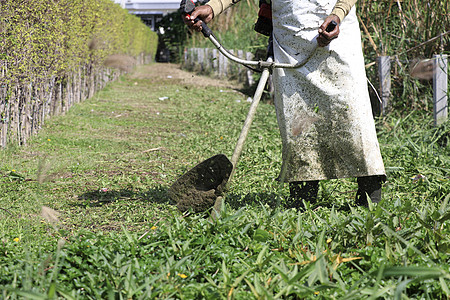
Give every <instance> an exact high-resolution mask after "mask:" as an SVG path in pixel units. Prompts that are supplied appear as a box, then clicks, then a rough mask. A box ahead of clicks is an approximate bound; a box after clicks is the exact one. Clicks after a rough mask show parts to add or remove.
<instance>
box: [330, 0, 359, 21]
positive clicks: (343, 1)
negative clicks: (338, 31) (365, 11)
mask: <svg viewBox="0 0 450 300" xmlns="http://www.w3.org/2000/svg"><path fill="white" fill-rule="evenodd" d="M356 1H358V0H338V2H337V3H336V5H335V6H334V8H333V11H332V12H331V14H332V15H335V16H338V18H339V20H340V21H341V22H342V20H344V18H345V16H346V15H348V13H349V12H350V9H352V7H353V6H354V5H355V3H356Z"/></svg>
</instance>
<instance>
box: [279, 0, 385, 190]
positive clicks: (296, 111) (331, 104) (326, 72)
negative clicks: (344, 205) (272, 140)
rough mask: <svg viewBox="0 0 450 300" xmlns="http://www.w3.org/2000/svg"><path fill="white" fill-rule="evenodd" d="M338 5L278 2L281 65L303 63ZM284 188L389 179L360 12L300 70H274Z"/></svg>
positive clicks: (321, 0)
mask: <svg viewBox="0 0 450 300" xmlns="http://www.w3.org/2000/svg"><path fill="white" fill-rule="evenodd" d="M335 3H336V0H272V9H273V11H272V13H273V22H274V26H273V27H274V53H275V61H277V62H282V63H295V62H298V61H302V60H304V59H305V58H306V57H308V56H309V54H310V53H311V52H312V51H314V49H315V46H316V45H317V41H316V38H317V30H318V28H319V26H320V25H321V24H322V23H323V21H324V20H325V18H326V17H327V16H328V15H329V14H330V13H331V10H332V9H333V7H334V5H335ZM273 74H274V76H273V77H274V85H275V106H276V111H277V118H278V124H279V127H280V132H281V137H282V141H283V165H282V169H281V173H280V179H281V180H283V181H285V182H292V181H309V180H321V179H334V178H345V177H361V176H369V175H384V174H385V171H384V165H383V160H382V157H381V153H380V148H379V145H378V141H377V136H376V131H375V124H374V121H373V117H372V110H371V104H370V99H369V94H368V90H367V81H366V74H365V68H364V59H363V54H362V49H361V36H360V30H359V24H358V21H357V17H356V14H355V8H354V7H353V8H352V10H351V11H350V13H349V15H348V16H347V17H346V18H345V19H344V21H343V22H342V23H341V25H340V35H339V37H338V38H337V39H335V40H333V41H332V42H331V44H330V45H329V46H328V47H325V48H318V49H317V50H316V51H315V54H314V55H313V56H312V58H311V59H310V60H309V61H308V63H307V64H306V65H304V66H303V67H301V68H298V69H275V70H274V73H273Z"/></svg>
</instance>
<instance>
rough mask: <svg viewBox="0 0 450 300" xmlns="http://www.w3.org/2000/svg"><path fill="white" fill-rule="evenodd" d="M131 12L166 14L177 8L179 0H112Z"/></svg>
mask: <svg viewBox="0 0 450 300" xmlns="http://www.w3.org/2000/svg"><path fill="white" fill-rule="evenodd" d="M114 2H115V3H119V4H120V5H121V6H122V7H123V8H125V9H127V10H128V11H129V12H130V13H132V14H163V15H165V14H167V13H170V12H173V11H176V10H178V8H179V7H180V2H181V0H114ZM194 2H197V0H194Z"/></svg>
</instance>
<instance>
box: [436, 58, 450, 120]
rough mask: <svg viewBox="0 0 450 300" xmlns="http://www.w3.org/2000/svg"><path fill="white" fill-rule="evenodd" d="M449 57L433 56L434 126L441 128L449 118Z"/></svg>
mask: <svg viewBox="0 0 450 300" xmlns="http://www.w3.org/2000/svg"><path fill="white" fill-rule="evenodd" d="M447 94H448V56H447V55H442V54H441V55H433V103H434V106H433V107H434V108H433V111H434V125H435V126H439V125H441V124H442V123H444V122H445V121H446V120H447V118H448V96H447Z"/></svg>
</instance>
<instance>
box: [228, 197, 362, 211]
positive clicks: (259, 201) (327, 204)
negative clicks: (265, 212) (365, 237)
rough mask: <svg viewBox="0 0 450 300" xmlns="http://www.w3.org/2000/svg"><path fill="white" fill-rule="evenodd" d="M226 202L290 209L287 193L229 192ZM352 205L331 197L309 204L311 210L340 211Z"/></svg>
mask: <svg viewBox="0 0 450 300" xmlns="http://www.w3.org/2000/svg"><path fill="white" fill-rule="evenodd" d="M225 201H226V203H227V204H228V205H229V206H230V207H231V208H233V209H239V208H241V207H242V206H244V205H249V206H253V207H258V206H260V205H267V206H269V207H270V208H273V209H274V208H280V209H289V204H288V202H289V199H288V196H287V195H280V194H277V193H268V192H260V193H249V194H245V195H244V194H239V193H228V194H226V195H225ZM351 206H356V205H355V204H354V203H338V202H335V201H332V200H331V199H330V198H328V197H325V198H322V199H321V198H319V199H318V201H317V202H316V203H313V204H311V205H309V207H310V209H311V210H314V209H317V208H319V207H324V208H329V209H331V208H333V207H334V208H335V209H337V210H340V211H350V207H351Z"/></svg>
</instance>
